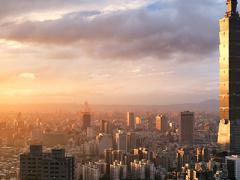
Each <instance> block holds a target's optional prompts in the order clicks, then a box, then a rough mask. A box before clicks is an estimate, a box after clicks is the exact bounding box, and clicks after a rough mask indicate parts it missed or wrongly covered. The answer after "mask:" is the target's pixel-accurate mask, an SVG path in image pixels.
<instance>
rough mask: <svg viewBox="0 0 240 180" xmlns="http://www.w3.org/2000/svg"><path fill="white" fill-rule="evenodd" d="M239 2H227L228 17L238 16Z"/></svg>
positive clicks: (233, 0) (235, 0)
mask: <svg viewBox="0 0 240 180" xmlns="http://www.w3.org/2000/svg"><path fill="white" fill-rule="evenodd" d="M237 4H238V2H237V0H227V13H226V15H227V16H228V17H230V16H234V15H237V14H238V12H237Z"/></svg>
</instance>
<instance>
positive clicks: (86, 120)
mask: <svg viewBox="0 0 240 180" xmlns="http://www.w3.org/2000/svg"><path fill="white" fill-rule="evenodd" d="M90 126H91V113H90V108H89V106H88V103H87V102H85V103H84V107H83V111H82V127H83V129H87V128H88V127H90Z"/></svg>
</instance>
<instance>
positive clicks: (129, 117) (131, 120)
mask: <svg viewBox="0 0 240 180" xmlns="http://www.w3.org/2000/svg"><path fill="white" fill-rule="evenodd" d="M127 125H128V127H129V128H130V129H135V116H134V113H133V112H127Z"/></svg>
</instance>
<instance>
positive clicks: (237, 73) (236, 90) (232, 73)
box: [218, 0, 240, 154]
mask: <svg viewBox="0 0 240 180" xmlns="http://www.w3.org/2000/svg"><path fill="white" fill-rule="evenodd" d="M219 36H220V46H219V50H220V60H219V61H220V97H219V99H220V124H219V133H218V143H219V144H220V145H222V146H224V147H225V148H226V150H230V152H231V153H232V154H240V17H239V14H238V12H237V0H227V12H226V15H225V17H224V18H222V19H221V20H220V33H219ZM228 148H229V149H228Z"/></svg>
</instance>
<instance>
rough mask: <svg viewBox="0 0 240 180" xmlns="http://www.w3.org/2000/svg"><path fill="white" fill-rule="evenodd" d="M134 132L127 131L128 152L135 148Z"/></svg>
mask: <svg viewBox="0 0 240 180" xmlns="http://www.w3.org/2000/svg"><path fill="white" fill-rule="evenodd" d="M136 142H137V139H136V133H134V132H128V133H127V150H128V152H130V151H131V150H132V149H134V148H136Z"/></svg>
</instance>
